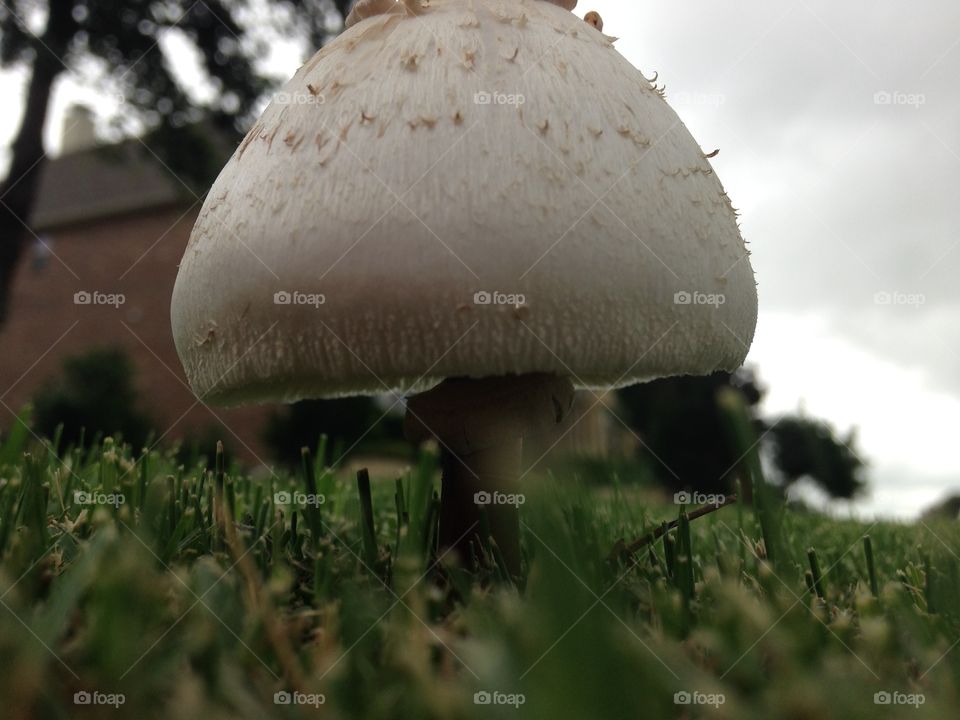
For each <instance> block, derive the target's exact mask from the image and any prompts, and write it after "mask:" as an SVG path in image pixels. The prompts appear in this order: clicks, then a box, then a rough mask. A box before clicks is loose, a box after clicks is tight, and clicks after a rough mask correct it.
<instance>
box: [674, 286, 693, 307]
mask: <svg viewBox="0 0 960 720" xmlns="http://www.w3.org/2000/svg"><path fill="white" fill-rule="evenodd" d="M692 303H693V295H691V294H690V293H688V292H687V291H686V290H681V291H680V292H678V293H675V294H674V296H673V304H674V305H691V304H692Z"/></svg>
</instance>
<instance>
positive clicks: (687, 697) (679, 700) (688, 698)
mask: <svg viewBox="0 0 960 720" xmlns="http://www.w3.org/2000/svg"><path fill="white" fill-rule="evenodd" d="M691 702H693V696H692V695H691V694H690V693H688V692H687V691H686V690H681V691H680V692H675V693H674V694H673V704H674V705H689V704H690V703H691Z"/></svg>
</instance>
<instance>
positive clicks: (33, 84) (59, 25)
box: [0, 0, 350, 323]
mask: <svg viewBox="0 0 960 720" xmlns="http://www.w3.org/2000/svg"><path fill="white" fill-rule="evenodd" d="M349 5H350V0H284V1H282V2H270V1H269V0H231V1H229V2H228V1H227V0H200V1H199V2H197V1H195V0H56V2H51V1H49V0H48V1H44V0H8V1H6V2H3V3H2V4H0V68H2V69H12V68H20V69H25V70H26V74H27V89H26V97H25V99H24V102H23V106H22V116H21V122H20V126H19V129H18V131H17V133H16V136H15V139H14V141H13V144H12V146H11V148H10V150H11V152H10V167H9V170H8V173H7V177H6V179H5V180H3V181H2V182H0V323H2V322H3V321H4V319H5V318H6V315H7V312H8V300H9V295H10V286H11V284H12V281H13V277H14V273H15V271H16V267H17V264H18V261H19V259H20V257H21V255H22V254H23V248H24V247H25V244H26V238H27V237H28V236H29V233H30V230H29V228H28V226H27V223H28V222H29V218H30V214H31V211H32V208H33V205H34V199H35V196H36V191H37V187H38V181H39V177H40V171H41V169H42V167H43V159H44V157H45V152H46V149H45V148H44V143H43V129H44V125H45V124H46V121H47V115H48V110H49V106H50V98H51V93H52V91H53V88H54V83H55V82H56V81H57V79H58V78H59V77H60V76H61V75H70V76H71V77H72V78H74V79H77V78H81V77H85V76H82V75H81V74H80V73H79V72H78V70H79V69H80V68H84V69H89V68H91V67H96V68H98V73H99V77H98V78H97V80H96V83H97V86H96V89H97V90H100V91H102V92H104V93H117V92H119V93H121V94H122V96H123V99H124V103H123V106H122V113H123V114H124V116H125V117H124V119H125V120H127V121H128V122H129V121H131V120H136V121H138V122H139V125H140V126H142V127H143V128H144V129H145V131H146V133H145V135H144V143H145V147H144V151H145V152H148V153H150V152H152V153H155V154H156V155H157V156H158V157H159V158H160V159H161V160H162V161H163V162H164V163H165V164H166V165H167V166H168V167H169V168H170V169H171V170H172V171H173V172H174V173H176V174H177V175H178V177H180V178H182V179H183V180H184V181H185V182H187V183H189V184H190V185H193V186H194V188H195V189H196V190H197V191H198V192H202V191H204V190H206V188H207V187H208V185H209V182H210V181H211V180H212V178H213V177H214V175H215V173H216V172H218V171H219V169H220V165H221V162H220V160H221V158H222V154H221V153H217V152H215V151H212V150H211V148H210V145H209V143H210V140H211V136H217V137H220V138H222V139H225V140H227V141H233V140H237V139H238V137H239V135H240V134H241V133H243V132H244V131H245V130H246V128H247V127H248V126H249V125H250V124H251V122H252V121H253V119H254V114H255V112H256V109H257V103H258V101H259V100H260V99H261V97H262V96H263V95H264V93H265V92H267V91H268V90H269V89H270V88H271V86H272V85H274V84H275V83H276V81H277V79H276V78H270V77H267V76H265V75H264V73H263V72H262V71H261V70H260V68H259V65H258V62H257V61H258V59H259V58H261V57H263V56H264V55H265V54H266V48H267V46H268V43H269V37H270V35H269V32H273V33H275V34H277V33H279V34H280V35H281V36H284V37H297V38H301V39H302V40H303V46H304V55H305V56H306V53H307V52H312V51H313V50H315V49H316V48H317V47H319V46H321V45H323V44H324V43H325V42H326V41H327V40H328V39H329V38H330V37H331V35H333V34H335V33H336V32H338V31H339V30H340V28H341V27H342V19H343V18H344V17H345V16H346V12H347V10H348V8H349ZM172 32H176V33H177V34H178V35H179V36H180V37H182V38H185V39H186V40H187V41H188V42H189V43H190V44H191V45H192V46H193V47H194V48H195V49H196V51H197V55H198V57H199V59H200V63H201V69H202V71H203V73H204V74H205V76H206V77H205V80H206V81H207V82H208V83H209V84H210V85H211V86H212V87H213V88H214V90H215V92H214V93H213V94H212V97H211V98H210V99H208V100H201V99H199V98H198V96H197V95H196V94H195V93H192V92H190V88H187V87H184V86H183V85H182V84H181V82H180V81H179V80H178V79H177V77H176V75H175V73H174V72H173V67H174V65H175V63H174V62H172V59H171V58H170V57H168V56H167V55H166V54H165V52H164V51H163V49H162V48H161V47H160V43H161V41H162V40H163V38H164V37H165V35H167V34H169V33H172ZM11 105H13V107H11ZM15 107H16V104H15V103H9V100H8V109H13V108H15ZM147 147H149V150H147V149H146V148H147Z"/></svg>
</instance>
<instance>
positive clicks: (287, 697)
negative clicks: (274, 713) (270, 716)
mask: <svg viewBox="0 0 960 720" xmlns="http://www.w3.org/2000/svg"><path fill="white" fill-rule="evenodd" d="M291 702H293V696H292V695H291V694H290V693H288V692H287V691H286V690H278V691H277V692H275V693H274V694H273V704H274V705H289V704H290V703H291Z"/></svg>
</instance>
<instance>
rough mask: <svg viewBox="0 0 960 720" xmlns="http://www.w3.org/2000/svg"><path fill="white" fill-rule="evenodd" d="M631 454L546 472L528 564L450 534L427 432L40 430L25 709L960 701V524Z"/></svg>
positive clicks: (736, 712)
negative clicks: (263, 434) (249, 446)
mask: <svg viewBox="0 0 960 720" xmlns="http://www.w3.org/2000/svg"><path fill="white" fill-rule="evenodd" d="M745 446H746V447H748V448H749V444H746V445H745ZM753 469H754V471H756V472H757V473H759V466H758V465H755V466H754V467H753ZM606 479H607V481H608V485H607V487H606V488H604V489H603V490H598V489H597V488H596V486H595V484H592V483H585V482H583V483H581V482H577V481H573V480H569V479H566V478H565V479H563V480H559V479H556V480H552V479H550V478H548V477H541V478H539V479H533V478H532V476H531V477H529V478H527V479H526V480H525V482H526V486H525V490H526V491H527V495H526V497H525V502H524V504H523V506H522V508H521V509H522V523H523V543H524V555H525V558H526V574H525V577H524V579H523V581H522V582H520V583H516V582H514V581H513V580H511V579H510V578H509V577H507V574H506V573H505V572H504V571H503V570H502V567H503V564H502V561H501V560H500V558H499V554H498V551H497V548H496V547H495V546H494V545H491V544H490V543H488V542H480V541H479V540H478V542H477V544H476V552H475V558H474V567H472V568H469V569H461V568H458V567H456V566H454V564H453V563H452V558H451V557H449V556H446V555H441V554H438V552H437V551H436V550H434V549H433V545H434V544H433V540H434V539H435V537H436V517H437V500H436V497H435V493H436V491H437V490H438V477H437V471H436V459H435V458H434V457H432V456H431V455H430V454H429V453H425V454H424V455H423V456H422V458H421V460H420V463H419V465H418V466H416V467H413V468H411V469H410V470H409V471H408V472H406V473H405V474H404V475H403V476H402V477H400V478H397V477H377V476H376V475H374V476H373V477H372V478H369V479H368V478H367V476H366V475H365V474H364V473H363V472H361V473H359V474H358V475H357V476H348V475H346V474H345V473H343V472H339V471H333V470H331V469H330V468H326V467H319V466H318V465H317V463H315V462H313V460H312V459H311V458H310V457H305V458H304V464H303V469H302V472H300V473H292V474H286V473H280V474H272V473H269V472H257V473H254V474H252V475H251V474H249V473H248V472H246V471H245V470H244V469H243V468H240V467H237V466H234V465H233V464H232V463H231V462H230V460H229V458H226V459H224V458H223V457H222V456H217V457H216V458H210V463H209V466H208V464H207V461H206V459H205V458H195V459H194V460H192V461H190V462H188V463H187V464H186V465H182V464H178V460H177V457H176V455H175V454H174V452H173V450H162V449H159V448H155V449H153V450H150V451H147V452H141V451H137V452H134V451H133V450H132V449H131V448H130V447H128V446H124V445H123V444H122V443H119V442H116V441H114V440H113V439H111V438H106V439H103V440H99V439H97V440H95V441H92V442H87V443H86V446H85V447H83V448H80V447H70V448H62V447H59V443H58V441H57V440H56V439H55V438H54V439H50V440H43V441H41V440H39V439H37V438H34V437H31V436H30V435H29V434H28V433H27V432H25V431H24V430H22V429H21V430H20V431H15V432H14V433H12V434H11V435H10V436H8V437H6V438H4V439H3V440H2V441H0V556H2V566H0V603H2V605H3V608H0V653H2V657H3V668H4V672H3V673H2V675H0V707H2V708H3V716H4V717H5V718H68V717H69V718H87V717H90V718H93V717H124V718H126V717H130V718H153V717H157V718H160V717H163V718H177V719H178V720H186V719H188V718H201V717H202V718H204V719H205V720H213V719H214V718H231V719H232V720H237V719H238V718H257V719H260V718H267V717H277V718H302V717H328V718H411V719H418V720H419V719H421V718H424V719H426V718H520V717H530V718H559V719H561V720H562V719H564V718H577V719H580V718H604V719H606V718H699V717H703V718H737V719H738V720H742V719H744V718H758V719H761V718H763V719H767V718H790V719H796V720H801V719H805V718H810V719H811V720H826V719H828V718H838V719H840V718H844V719H847V718H885V717H907V718H947V717H955V716H956V708H957V707H958V706H960V693H958V680H960V650H955V649H954V645H955V644H956V643H957V642H958V639H960V632H958V631H960V623H958V620H960V592H958V591H960V570H958V568H960V565H958V559H957V556H956V555H955V553H954V550H953V548H956V547H960V544H958V541H960V532H958V529H957V527H956V525H954V524H953V523H945V522H944V523H941V524H936V525H934V524H931V523H928V524H923V523H919V524H916V525H900V524H891V523H877V524H869V523H860V522H853V521H837V520H832V519H828V518H825V517H822V516H820V515H817V514H813V513H809V512H804V511H801V510H797V509H791V508H786V507H782V506H781V505H780V504H779V501H778V500H777V499H776V497H775V494H774V493H771V492H769V491H765V490H764V489H763V487H762V486H759V487H758V492H756V493H755V500H756V502H754V503H753V505H752V506H748V505H746V504H744V503H738V504H732V505H729V506H726V507H723V508H721V509H719V510H717V511H716V512H713V513H711V514H709V515H706V516H703V517H699V518H697V519H695V520H692V521H691V520H688V519H687V518H686V515H685V514H681V512H680V508H678V507H677V506H676V505H673V504H668V503H666V502H665V501H661V502H659V503H658V504H652V503H651V502H650V500H649V498H647V496H646V495H644V496H642V497H645V498H647V499H646V500H643V501H641V500H638V499H637V498H638V495H637V493H636V492H634V491H633V487H632V485H631V482H630V478H629V477H619V476H618V474H617V473H615V472H614V471H612V470H611V471H610V472H608V477H607V478H606ZM691 510H692V508H691ZM668 519H673V520H677V522H676V527H675V528H672V529H669V531H668V532H666V534H665V535H663V536H662V537H659V538H656V539H655V540H653V541H652V542H650V543H649V544H646V545H643V546H642V547H641V548H640V549H639V550H637V551H636V552H633V553H629V552H627V551H626V550H625V546H626V545H630V544H633V545H634V546H635V545H638V544H640V543H636V542H634V541H636V540H638V539H640V538H643V537H644V536H646V535H648V534H649V533H655V532H656V531H657V529H658V528H660V529H662V528H663V525H662V523H663V522H664V521H665V520H668ZM477 536H478V538H481V537H483V536H484V533H483V530H482V528H478V533H477ZM621 540H622V541H624V542H618V541H621ZM951 651H952V652H951Z"/></svg>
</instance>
